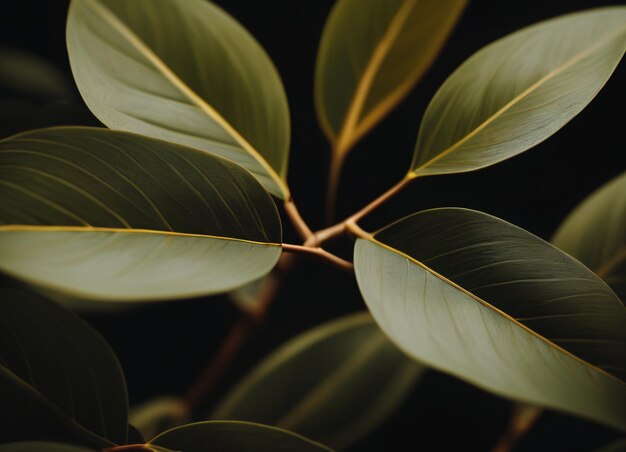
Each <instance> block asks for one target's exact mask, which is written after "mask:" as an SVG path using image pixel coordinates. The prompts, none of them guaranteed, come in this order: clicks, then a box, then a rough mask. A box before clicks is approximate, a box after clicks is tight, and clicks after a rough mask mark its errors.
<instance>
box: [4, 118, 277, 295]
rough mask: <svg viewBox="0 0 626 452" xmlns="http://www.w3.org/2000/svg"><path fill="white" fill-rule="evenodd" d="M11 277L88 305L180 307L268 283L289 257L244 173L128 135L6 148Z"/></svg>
mask: <svg viewBox="0 0 626 452" xmlns="http://www.w3.org/2000/svg"><path fill="white" fill-rule="evenodd" d="M0 197H1V198H2V199H3V204H2V206H1V207H0V224H2V226H0V269H2V270H3V271H5V272H7V273H9V274H11V275H13V276H15V277H18V278H21V279H23V280H26V281H28V282H31V283H34V284H37V285H41V286H44V287H47V288H50V289H54V290H57V291H62V292H66V293H68V294H70V295H72V296H75V297H78V298H93V299H105V300H108V299H111V300H136V301H141V300H150V299H170V298H175V297H185V296H194V295H204V294H210V293H216V292H222V291H227V290H231V289H233V288H234V287H237V286H239V285H242V284H245V283H247V282H249V281H253V280H255V279H258V278H259V277H260V276H262V275H264V274H265V273H267V272H268V271H269V270H270V269H271V268H272V267H273V266H274V264H275V263H276V260H277V259H278V256H279V254H280V242H281V230H280V218H279V216H278V212H277V210H276V207H275V205H274V202H273V200H272V199H271V197H270V196H269V195H268V193H267V192H266V191H265V190H264V189H263V187H262V186H261V185H260V184H259V183H258V182H257V181H256V180H255V179H254V178H253V177H252V176H251V175H250V173H248V172H247V171H245V170H244V169H243V168H241V167H239V166H238V165H236V164H234V163H232V162H229V161H227V160H225V159H222V158H219V157H215V156H212V155H209V154H206V153H203V152H201V151H197V150H194V149H191V148H185V147H182V146H178V145H175V144H171V143H167V142H164V141H160V140H154V139H150V138H146V137H141V136H139V135H134V134H129V133H125V132H114V131H110V130H106V129H93V128H81V127H64V128H53V129H44V130H39V131H34V132H28V133H24V134H20V135H16V136H15V137H12V138H10V139H7V140H3V141H0Z"/></svg>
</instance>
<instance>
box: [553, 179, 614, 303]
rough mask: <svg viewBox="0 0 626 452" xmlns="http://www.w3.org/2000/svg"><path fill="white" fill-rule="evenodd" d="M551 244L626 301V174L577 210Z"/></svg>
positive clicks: (596, 193) (591, 196)
mask: <svg viewBox="0 0 626 452" xmlns="http://www.w3.org/2000/svg"><path fill="white" fill-rule="evenodd" d="M552 243H554V245H556V246H557V247H559V248H561V249H562V250H563V251H565V252H566V253H568V254H569V255H571V256H574V257H575V258H576V259H578V260H579V261H581V262H582V263H583V264H585V265H586V266H587V267H589V268H590V269H591V270H593V271H594V272H595V273H596V274H597V275H598V276H599V277H600V278H602V279H603V280H604V281H605V282H606V283H607V284H608V285H609V286H611V288H612V289H613V290H614V291H615V292H616V293H617V294H618V295H619V296H620V297H621V298H622V301H624V302H626V173H623V174H622V175H620V176H618V177H616V178H615V179H613V180H612V181H610V182H608V183H607V184H606V185H604V186H603V187H601V188H599V189H598V190H597V191H596V192H594V193H592V194H591V195H590V196H589V197H588V198H587V199H585V200H584V201H583V202H582V203H581V204H580V205H579V206H578V207H576V209H574V210H573V211H572V212H571V213H570V214H569V215H568V216H567V218H565V220H564V221H563V223H562V224H561V226H559V229H558V230H557V231H556V233H555V234H554V237H553V238H552Z"/></svg>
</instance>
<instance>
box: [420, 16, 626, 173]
mask: <svg viewBox="0 0 626 452" xmlns="http://www.w3.org/2000/svg"><path fill="white" fill-rule="evenodd" d="M625 48H626V8H625V7H613V8H601V9H595V10H590V11H585V12H580V13H574V14H568V15H566V16H563V17H558V18H556V19H552V20H548V21H545V22H541V23H539V24H536V25H533V26H531V27H528V28H525V29H523V30H520V31H518V32H516V33H513V34H511V35H509V36H506V37H504V38H502V39H500V40H498V41H496V42H494V43H492V44H490V45H489V46H487V47H485V48H484V49H482V50H480V51H479V52H477V53H476V54H474V55H473V56H472V57H471V58H469V59H468V60H467V61H466V62H465V63H463V64H462V65H461V66H460V67H459V68H458V69H457V70H456V71H455V72H454V73H453V74H452V75H451V76H450V77H449V78H448V80H446V82H445V83H444V84H443V85H442V87H441V88H440V89H439V91H438V92H437V93H436V94H435V96H434V97H433V99H432V101H431V103H430V105H429V106H428V109H427V110H426V113H425V115H424V118H423V120H422V124H421V126H420V132H419V135H418V140H417V145H416V148H415V154H414V157H413V162H412V164H411V169H410V172H409V177H411V176H413V177H414V176H424V175H431V174H446V173H461V172H465V171H473V170H477V169H480V168H483V167H486V166H489V165H493V164H494V163H497V162H500V161H502V160H505V159H507V158H509V157H513V156H514V155H517V154H519V153H521V152H524V151H525V150H527V149H529V148H531V147H533V146H535V145H536V144H538V143H540V142H542V141H543V140H545V139H546V138H548V137H549V136H550V135H552V134H553V133H555V132H556V131H557V130H559V129H560V128H561V127H563V126H564V125H565V124H566V123H567V122H568V121H569V120H571V119H572V118H573V117H574V116H576V115H577V114H578V113H579V112H580V111H581V110H583V108H585V107H586V106H587V104H589V102H591V100H592V99H593V98H594V96H595V95H596V94H597V93H598V91H600V89H601V88H602V86H603V85H604V84H605V83H606V81H607V80H608V78H609V77H610V76H611V74H612V73H613V71H614V70H615V67H616V66H617V64H618V63H619V61H620V59H621V58H622V55H623V53H624V50H625Z"/></svg>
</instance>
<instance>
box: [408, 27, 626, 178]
mask: <svg viewBox="0 0 626 452" xmlns="http://www.w3.org/2000/svg"><path fill="white" fill-rule="evenodd" d="M624 30H626V26H625V27H620V28H618V29H617V30H616V31H614V32H612V33H609V34H608V35H606V36H605V37H604V38H603V39H601V40H600V41H598V42H596V43H595V44H593V45H591V46H590V47H587V48H586V49H584V50H581V51H580V52H578V53H577V54H575V55H574V56H573V57H572V58H570V59H569V60H568V61H566V62H565V63H563V64H561V65H560V66H558V67H556V68H554V69H552V70H551V71H550V72H548V73H547V74H546V75H544V76H543V77H541V78H540V79H539V80H537V81H536V82H535V83H533V84H532V85H530V86H529V87H528V88H526V89H525V90H524V91H522V92H521V93H520V94H518V95H517V96H515V97H514V98H513V99H511V100H510V101H509V102H507V103H506V104H505V105H504V106H503V107H501V108H500V109H499V110H497V111H496V112H495V113H493V114H492V115H491V116H489V117H488V118H487V119H486V120H484V121H483V122H482V123H481V124H479V125H478V126H477V127H476V128H475V129H474V130H472V131H471V132H470V133H468V134H467V135H465V136H464V137H463V138H461V139H460V140H459V141H457V142H456V143H454V144H452V145H451V146H449V147H448V148H447V149H445V150H443V151H442V152H440V153H439V154H437V155H436V156H434V157H433V158H431V159H430V160H428V161H427V162H425V163H423V164H422V165H420V166H419V167H417V168H415V169H411V171H409V174H413V175H417V174H418V173H419V172H420V171H421V170H423V169H425V168H427V167H429V166H431V165H432V164H433V163H435V162H437V161H438V160H441V159H442V158H444V157H446V156H447V155H449V154H450V153H452V152H454V151H455V150H457V149H458V148H459V147H461V146H462V145H463V144H465V143H466V142H467V141H469V140H470V139H471V138H473V137H474V136H475V135H477V134H478V133H479V132H480V131H482V130H483V129H484V128H486V127H487V126H488V125H489V124H491V123H492V122H493V121H495V120H496V119H498V118H499V117H500V116H502V115H503V114H504V113H506V112H507V111H508V110H509V109H511V108H512V107H514V106H515V105H516V104H517V103H519V102H520V101H522V100H523V99H524V98H525V97H526V96H528V95H529V94H531V93H532V92H534V91H536V90H537V89H539V88H540V87H541V86H542V85H543V84H544V83H546V82H548V81H549V80H551V79H553V78H554V77H556V76H557V75H559V74H560V73H562V72H563V71H565V70H567V69H569V68H570V67H571V66H573V65H575V64H576V63H578V62H579V61H581V60H582V59H584V58H585V57H587V56H588V55H589V54H590V53H592V52H593V51H595V50H596V49H598V48H600V47H602V46H603V45H605V44H606V43H608V42H610V41H611V40H612V39H613V38H614V37H616V36H618V35H619V34H620V33H622V32H623V31H624Z"/></svg>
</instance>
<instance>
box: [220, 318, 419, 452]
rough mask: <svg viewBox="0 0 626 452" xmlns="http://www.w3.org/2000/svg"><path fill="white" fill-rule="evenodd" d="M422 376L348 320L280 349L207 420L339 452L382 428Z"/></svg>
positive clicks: (361, 321) (369, 329)
mask: <svg viewBox="0 0 626 452" xmlns="http://www.w3.org/2000/svg"><path fill="white" fill-rule="evenodd" d="M425 370H426V369H425V367H423V366H421V365H419V364H417V363H415V362H413V361H412V360H410V359H409V358H407V357H406V356H405V355H404V354H403V353H402V352H400V351H399V350H398V349H397V348H396V347H395V346H394V345H393V344H392V343H391V342H389V340H388V339H387V338H386V337H385V336H384V335H383V333H382V332H381V331H380V329H379V328H378V327H377V326H376V324H375V323H374V321H373V320H372V318H371V316H370V315H369V314H366V313H359V314H354V315H350V316H347V317H344V318H341V319H339V320H334V321H332V322H329V323H326V324H324V325H321V326H319V327H317V328H314V329H313V330H311V331H308V332H306V333H304V334H302V335H300V336H298V337H296V338H295V339H293V340H291V341H289V342H287V343H286V344H285V345H283V346H282V347H280V348H279V349H278V350H276V351H275V352H274V353H272V354H271V355H270V356H269V357H267V358H266V359H265V360H264V361H263V362H262V363H261V364H260V365H259V366H258V367H257V368H256V369H254V370H253V371H252V372H251V373H250V375H248V376H247V377H246V378H245V379H244V380H243V381H241V382H240V383H239V384H238V385H237V386H236V387H235V389H234V390H233V391H232V392H231V393H230V394H229V395H228V396H226V398H225V400H224V401H223V402H222V403H221V404H220V406H219V407H218V408H217V410H216V411H215V412H214V413H213V415H212V418H214V419H240V420H247V421H254V422H260V423H263V424H271V425H276V426H278V427H282V428H286V429H289V430H292V431H295V432H298V433H300V434H302V435H305V436H307V437H309V438H314V439H316V440H318V441H320V442H322V443H324V444H328V445H330V446H333V447H336V448H338V449H343V448H345V447H346V446H348V445H349V444H350V443H352V442H354V441H356V440H358V439H359V438H361V437H362V436H364V435H365V434H367V433H368V432H370V431H371V430H373V429H374V428H375V427H376V426H377V425H378V424H380V423H381V422H383V421H384V420H385V419H386V418H387V417H388V416H389V415H390V414H391V413H392V412H393V410H394V409H395V408H396V407H397V406H398V405H399V404H400V403H401V401H402V400H403V398H404V396H406V394H407V393H408V392H409V391H410V390H411V388H412V387H413V384H414V383H415V381H416V379H417V378H419V377H420V376H421V375H422V374H423V373H424V371H425Z"/></svg>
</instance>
